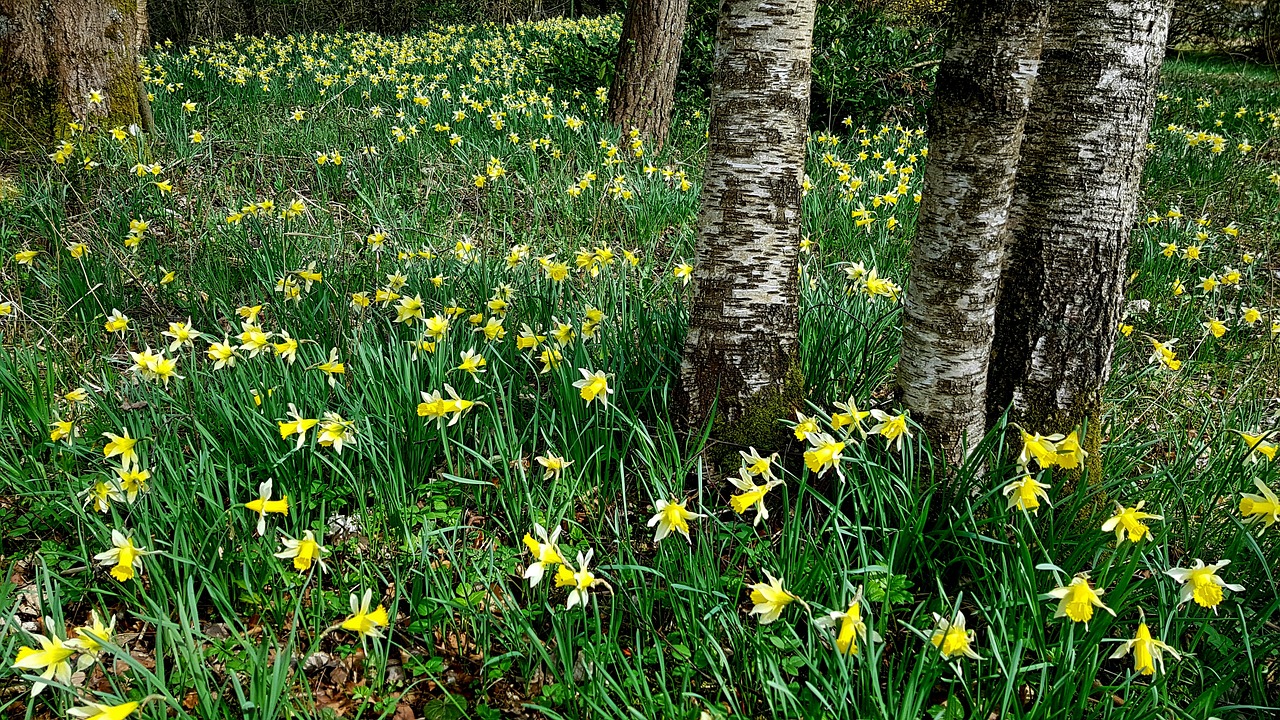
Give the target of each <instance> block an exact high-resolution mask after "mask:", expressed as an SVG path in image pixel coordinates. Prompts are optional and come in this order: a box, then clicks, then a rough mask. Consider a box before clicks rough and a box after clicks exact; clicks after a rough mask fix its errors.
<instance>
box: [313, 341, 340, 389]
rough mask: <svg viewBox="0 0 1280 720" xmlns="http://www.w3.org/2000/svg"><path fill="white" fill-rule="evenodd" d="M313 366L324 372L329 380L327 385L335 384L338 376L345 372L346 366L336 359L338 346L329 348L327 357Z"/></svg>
mask: <svg viewBox="0 0 1280 720" xmlns="http://www.w3.org/2000/svg"><path fill="white" fill-rule="evenodd" d="M314 367H315V369H316V370H319V371H320V372H322V373H324V374H325V377H326V378H327V379H328V381H329V387H333V386H335V385H337V384H338V376H339V375H342V374H345V373H346V372H347V366H346V365H344V364H342V363H341V362H340V361H339V360H338V348H331V349H330V350H329V359H328V360H326V361H325V362H322V363H320V364H318V365H315V366H314Z"/></svg>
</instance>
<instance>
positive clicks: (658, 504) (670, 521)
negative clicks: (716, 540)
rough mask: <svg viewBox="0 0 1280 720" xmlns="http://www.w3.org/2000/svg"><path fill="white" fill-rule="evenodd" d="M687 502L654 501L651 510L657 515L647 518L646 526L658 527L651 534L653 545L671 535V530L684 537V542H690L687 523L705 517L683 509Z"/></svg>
mask: <svg viewBox="0 0 1280 720" xmlns="http://www.w3.org/2000/svg"><path fill="white" fill-rule="evenodd" d="M687 502H688V501H687V500H670V501H668V500H663V499H661V498H659V499H658V500H656V501H654V503H653V509H654V510H657V513H656V514H655V515H654V516H653V517H651V518H649V522H648V526H649V527H653V526H654V525H657V526H658V529H657V530H656V531H655V532H654V534H653V541H654V542H655V543H657V542H662V539H663V538H665V537H666V536H667V535H669V534H670V533H671V531H672V530H675V531H676V532H678V533H680V534H681V535H684V539H685V541H686V542H692V540H690V539H689V521H690V520H696V519H698V518H702V517H706V515H702V514H700V513H693V512H689V511H688V510H686V509H685V504H686V503H687Z"/></svg>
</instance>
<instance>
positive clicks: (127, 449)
mask: <svg viewBox="0 0 1280 720" xmlns="http://www.w3.org/2000/svg"><path fill="white" fill-rule="evenodd" d="M120 432H121V433H122V434H120V435H116V434H115V433H109V432H104V433H102V437H104V438H106V439H107V444H106V446H105V447H103V448H102V455H103V457H105V458H107V459H108V460H110V459H111V458H113V457H118V458H120V464H121V465H122V466H124V467H134V466H136V465H137V463H138V452H137V450H136V449H135V448H134V446H135V445H137V443H138V439H137V438H134V437H129V428H124V429H123V430H121V431H120Z"/></svg>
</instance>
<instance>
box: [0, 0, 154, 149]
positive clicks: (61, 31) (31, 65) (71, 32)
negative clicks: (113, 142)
mask: <svg viewBox="0 0 1280 720" xmlns="http://www.w3.org/2000/svg"><path fill="white" fill-rule="evenodd" d="M0 28H3V31H0V147H36V146H41V145H45V144H47V143H49V142H50V141H52V140H53V139H55V138H57V137H63V136H65V134H66V133H67V124H68V123H69V122H71V121H72V120H76V121H82V122H85V123H86V124H88V125H92V126H97V127H99V128H110V127H115V126H118V125H126V126H127V125H131V124H134V123H137V122H138V121H139V104H138V103H139V97H138V92H139V88H140V84H139V73H138V56H137V46H138V40H137V37H138V14H137V2H136V0H57V1H56V2H47V1H46V0H0ZM93 92H98V93H101V95H102V102H101V103H91V102H90V93H93Z"/></svg>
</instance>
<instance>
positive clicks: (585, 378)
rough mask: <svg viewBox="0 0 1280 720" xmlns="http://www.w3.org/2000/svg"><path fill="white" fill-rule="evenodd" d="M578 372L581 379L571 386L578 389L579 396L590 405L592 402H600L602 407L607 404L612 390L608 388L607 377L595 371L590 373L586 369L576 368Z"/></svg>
mask: <svg viewBox="0 0 1280 720" xmlns="http://www.w3.org/2000/svg"><path fill="white" fill-rule="evenodd" d="M578 372H580V373H582V379H581V380H578V381H577V382H575V383H574V384H573V386H574V387H576V388H578V390H579V393H578V394H579V395H581V396H582V399H583V400H586V401H587V404H588V405H590V404H591V402H592V401H593V400H597V399H598V400H600V402H601V403H603V404H604V405H608V404H609V395H611V394H612V393H613V388H610V387H609V376H608V375H605V374H604V373H603V372H601V371H599V370H596V371H595V372H591V371H589V370H587V369H586V368H578Z"/></svg>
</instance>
